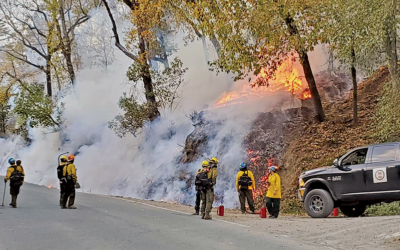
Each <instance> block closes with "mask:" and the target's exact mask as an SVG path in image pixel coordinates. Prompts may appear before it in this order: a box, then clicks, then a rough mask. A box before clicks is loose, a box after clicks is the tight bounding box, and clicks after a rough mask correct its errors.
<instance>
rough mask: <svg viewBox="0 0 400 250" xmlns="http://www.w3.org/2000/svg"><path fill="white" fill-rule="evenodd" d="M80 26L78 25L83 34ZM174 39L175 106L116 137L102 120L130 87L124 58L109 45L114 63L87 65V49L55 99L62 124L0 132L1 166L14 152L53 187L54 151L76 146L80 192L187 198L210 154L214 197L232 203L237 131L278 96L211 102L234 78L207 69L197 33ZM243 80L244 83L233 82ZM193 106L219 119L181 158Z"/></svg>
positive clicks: (82, 45)
mask: <svg viewBox="0 0 400 250" xmlns="http://www.w3.org/2000/svg"><path fill="white" fill-rule="evenodd" d="M103 14H104V13H103ZM98 15H99V16H98V17H97V19H96V18H94V19H92V21H90V22H88V23H86V24H85V25H86V26H87V27H86V28H90V29H93V25H94V24H95V21H96V22H99V18H100V19H101V18H106V16H105V15H102V13H101V12H99V13H98ZM100 23H101V20H100ZM86 28H85V26H83V27H82V28H81V32H82V34H84V32H85V30H87V29H86ZM103 35H104V34H103ZM77 37H79V36H77ZM105 37H107V35H105ZM108 37H111V35H109V36H108ZM89 40H90V39H86V40H80V41H79V42H78V49H79V51H87V46H90V44H88V43H87V41H89ZM175 41H176V42H177V43H178V47H179V50H178V52H177V53H176V54H174V55H173V56H172V57H174V56H178V57H179V58H180V59H181V60H182V61H183V63H184V66H185V67H188V68H189V70H188V73H187V75H186V77H185V78H186V80H187V84H186V85H185V86H183V88H182V90H181V91H182V99H181V103H180V106H179V108H178V109H177V110H176V111H175V112H174V113H172V114H169V115H168V117H162V118H161V119H158V120H156V121H154V122H153V123H152V124H147V125H146V127H145V128H144V130H143V132H142V133H141V134H140V135H139V136H138V137H133V136H131V135H128V136H126V137H124V138H119V137H117V136H116V135H115V133H114V131H112V130H111V129H109V128H108V122H109V121H111V120H112V119H113V118H114V117H115V115H117V114H118V113H120V112H121V111H120V110H119V108H118V105H117V104H118V99H119V98H120V96H121V95H122V93H123V92H129V91H130V87H131V86H130V85H129V84H128V82H127V80H126V71H127V69H128V67H129V66H130V64H131V61H130V60H129V59H128V58H127V57H125V56H124V55H123V54H122V53H120V52H119V51H117V50H115V55H114V56H112V59H113V63H111V64H107V67H106V70H105V68H104V67H93V65H95V63H94V62H93V60H99V59H98V58H93V57H90V56H87V57H86V58H84V69H82V70H80V71H79V73H78V74H77V84H76V86H75V87H74V89H73V91H70V92H69V93H68V94H66V95H65V96H64V97H63V99H62V101H63V102H65V103H66V105H65V110H64V113H63V118H64V120H65V121H66V122H65V123H66V124H65V125H66V126H65V127H64V128H63V129H62V130H61V131H60V132H56V133H45V132H43V130H40V129H31V130H30V131H29V134H30V138H31V139H32V143H31V144H30V145H29V146H26V145H24V142H23V140H22V139H21V138H19V137H12V138H8V139H0V156H1V157H2V158H1V159H2V161H1V163H3V164H2V165H1V166H0V172H1V173H2V174H4V173H5V171H6V167H7V164H6V161H7V159H8V158H9V157H14V158H17V159H21V160H22V163H23V164H22V165H23V166H24V168H25V172H26V181H28V182H31V183H37V184H40V185H52V186H56V187H57V186H58V180H57V176H56V167H57V158H58V156H59V154H61V153H64V152H70V153H74V154H76V160H75V163H76V166H77V174H78V179H79V182H80V184H81V186H82V189H81V190H82V191H83V192H92V193H99V194H111V195H121V196H129V197H136V198H145V199H155V200H161V199H162V200H165V201H177V202H181V203H186V204H193V203H194V186H189V187H188V182H187V179H190V177H191V176H193V174H194V173H195V172H196V170H197V169H199V168H200V164H201V161H203V160H204V159H205V158H211V157H214V156H217V157H218V159H219V160H220V163H221V164H220V167H219V176H218V180H217V182H218V184H217V187H216V190H215V191H216V193H217V195H218V196H219V197H223V199H219V200H220V202H224V204H225V205H226V206H227V207H235V206H236V205H237V204H238V198H237V193H236V188H235V176H236V173H237V171H238V166H239V164H240V162H242V161H245V160H247V154H246V152H244V151H243V149H242V143H243V140H244V137H245V136H246V135H247V134H248V133H249V131H250V129H251V124H252V121H253V120H254V119H255V117H256V116H257V114H258V112H261V111H267V110H268V109H270V108H272V107H273V104H274V103H275V102H277V101H278V99H279V98H280V96H279V95H274V96H273V97H272V96H271V97H270V98H264V99H262V100H259V101H256V102H250V103H249V104H243V105H236V106H232V107H226V108H221V109H214V108H213V105H214V104H215V102H216V100H217V99H218V97H219V96H220V95H221V94H222V93H223V92H224V91H229V90H230V86H232V83H233V82H232V81H231V80H228V81H227V79H230V78H229V77H227V76H226V75H224V74H220V75H218V76H216V75H215V74H214V73H213V72H210V71H209V70H208V68H207V65H206V63H205V61H206V58H205V55H208V54H207V53H204V52H203V44H202V42H201V41H196V42H194V43H192V44H189V45H187V46H184V44H183V42H181V41H182V37H179V36H178V37H176V38H175ZM103 42H104V41H103ZM106 44H107V43H106V42H105V43H103V45H102V46H105V45H106ZM109 44H110V46H112V44H111V42H110V43H109ZM102 49H105V48H104V47H102ZM107 55H108V56H110V54H107ZM110 61H112V60H110ZM243 84H248V83H247V82H246V81H244V82H239V83H235V84H234V85H243ZM194 110H197V111H201V110H206V111H205V118H206V119H207V120H208V121H210V122H213V123H215V124H216V126H218V127H217V129H216V130H217V132H216V134H215V135H214V136H213V137H212V138H210V140H209V141H208V145H210V150H209V152H206V153H205V154H204V155H203V157H201V158H200V159H197V160H196V161H195V162H191V163H186V164H180V163H179V159H180V157H181V156H182V150H183V146H184V144H185V140H186V138H187V136H188V135H189V134H190V133H191V132H192V131H193V129H194V127H193V125H192V122H191V120H190V119H189V118H188V115H189V114H190V113H191V112H193V111H194ZM182 175H183V176H182ZM78 199H79V198H78ZM55 202H56V201H55ZM217 205H218V204H217Z"/></svg>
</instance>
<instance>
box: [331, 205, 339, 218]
mask: <svg viewBox="0 0 400 250" xmlns="http://www.w3.org/2000/svg"><path fill="white" fill-rule="evenodd" d="M338 214H339V210H338V209H337V207H335V208H334V209H333V213H332V216H333V217H337V216H338Z"/></svg>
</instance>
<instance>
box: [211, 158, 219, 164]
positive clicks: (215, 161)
mask: <svg viewBox="0 0 400 250" xmlns="http://www.w3.org/2000/svg"><path fill="white" fill-rule="evenodd" d="M210 162H213V163H218V159H217V158H215V157H213V158H211V160H210Z"/></svg>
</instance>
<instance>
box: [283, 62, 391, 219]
mask: <svg viewBox="0 0 400 250" xmlns="http://www.w3.org/2000/svg"><path fill="white" fill-rule="evenodd" d="M389 80H390V77H389V71H388V69H387V68H386V67H381V68H380V69H378V70H377V71H376V72H375V73H374V74H372V75H371V76H370V77H369V78H368V79H367V80H365V81H364V82H362V83H360V84H359V85H358V116H359V123H358V124H357V125H353V119H352V112H353V111H352V104H353V99H352V98H353V97H352V92H350V93H349V94H348V96H347V97H346V98H345V99H344V100H342V101H340V102H337V103H330V104H326V103H325V105H324V108H325V113H326V116H327V119H326V121H325V122H323V123H313V124H311V125H310V126H308V127H306V128H304V129H303V130H302V131H301V132H300V133H298V137H297V138H292V139H291V141H290V143H289V146H288V147H287V149H286V151H285V153H284V154H283V156H282V168H281V173H280V174H281V176H282V179H283V181H282V183H283V193H284V197H285V198H284V199H283V206H282V207H283V212H287V213H299V212H300V213H301V212H302V211H303V208H302V205H301V204H300V202H298V200H297V188H298V176H299V175H300V173H301V172H303V171H306V170H309V169H313V168H317V167H322V166H327V165H331V164H332V161H333V160H334V158H335V157H337V156H339V155H342V154H343V153H345V152H346V151H348V150H350V149H351V148H354V147H358V146H364V145H368V144H372V143H375V142H377V138H376V137H374V134H376V128H375V126H374V122H373V117H374V114H375V111H376V107H377V103H378V100H379V98H380V97H381V95H382V91H383V86H384V84H385V83H386V82H388V81H389Z"/></svg>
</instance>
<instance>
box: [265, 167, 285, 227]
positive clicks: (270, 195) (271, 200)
mask: <svg viewBox="0 0 400 250" xmlns="http://www.w3.org/2000/svg"><path fill="white" fill-rule="evenodd" d="M269 171H270V174H269V177H268V184H269V187H268V192H267V204H266V207H267V209H268V213H269V218H271V219H276V218H278V215H279V208H280V203H281V198H282V194H281V177H280V176H279V175H278V174H277V173H276V167H275V166H272V167H270V168H269Z"/></svg>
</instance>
